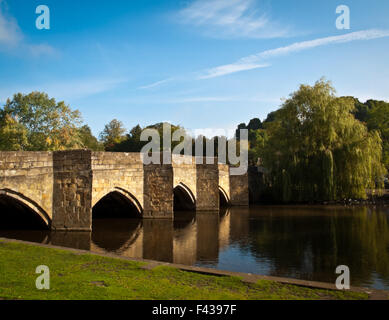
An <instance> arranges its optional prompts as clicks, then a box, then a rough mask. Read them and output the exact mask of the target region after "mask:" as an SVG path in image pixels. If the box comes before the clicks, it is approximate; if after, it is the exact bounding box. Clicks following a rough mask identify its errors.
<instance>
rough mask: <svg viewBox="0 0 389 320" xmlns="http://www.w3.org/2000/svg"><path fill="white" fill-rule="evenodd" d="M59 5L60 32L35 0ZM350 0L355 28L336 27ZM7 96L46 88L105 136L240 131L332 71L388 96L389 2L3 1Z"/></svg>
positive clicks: (345, 91) (363, 93) (344, 90)
mask: <svg viewBox="0 0 389 320" xmlns="http://www.w3.org/2000/svg"><path fill="white" fill-rule="evenodd" d="M41 4H44V5H47V6H48V7H49V8H50V30H38V29H37V28H36V27H35V20H36V18H37V16H38V15H37V14H35V8H36V7H37V6H38V5H41ZM339 5H348V6H349V8H350V13H351V15H350V16H351V29H350V30H338V29H337V28H336V26H335V20H336V18H337V15H336V13H335V10H336V7H337V6H339ZM0 10H1V11H0V102H1V104H3V103H4V101H5V100H6V99H7V98H8V97H11V96H12V94H14V93H16V92H24V93H28V92H31V91H33V90H39V91H45V92H47V93H48V94H49V95H50V96H52V97H54V98H56V99H57V100H64V101H65V102H67V103H68V104H70V106H71V107H72V108H77V109H79V110H80V111H81V113H82V115H83V120H84V121H85V123H87V124H89V125H90V126H91V128H92V130H93V132H94V133H95V134H98V133H99V132H100V131H101V130H102V129H103V127H104V125H105V124H106V123H107V122H109V121H110V120H111V119H113V118H117V119H120V120H122V121H123V123H124V124H125V126H126V128H127V129H130V128H132V127H133V126H134V125H136V124H138V123H139V124H141V125H142V126H144V125H148V124H152V123H155V122H160V121H170V122H173V123H175V124H180V125H182V126H184V127H186V128H189V129H200V128H221V129H225V130H227V129H233V128H235V127H236V126H237V125H238V124H239V123H241V122H248V121H249V120H250V119H251V118H253V117H259V118H261V119H264V118H265V117H266V115H267V114H268V113H269V112H271V111H273V110H275V109H277V108H278V107H279V106H280V105H281V103H282V101H281V98H285V97H288V95H289V94H290V93H291V92H293V91H295V90H296V89H297V88H298V86H299V84H301V83H307V84H313V83H314V82H315V81H316V80H318V79H319V78H321V77H322V76H324V77H326V78H327V79H329V80H331V81H332V82H333V84H334V86H335V87H336V89H337V91H338V94H339V95H353V96H356V97H358V98H360V99H361V100H363V101H364V100H366V99H368V98H374V99H383V100H387V101H389V81H388V79H389V62H388V61H389V59H388V56H389V55H388V52H389V19H388V16H389V1H387V0H372V1H365V0H352V1H351V0H337V1H333V0H325V1H324V0H321V1H312V0H310V1H307V0H296V1H292V0H290V1H286V0H285V1H279V0H273V1H271V0H206V1H205V0H188V1H182V0H180V1H179V0H176V1H173V0H165V1H151V0H137V1H135V0H132V1H128V0H126V1H124V0H123V1H122V0H114V1H105V0H99V1H96V0H83V1H75V0H74V1H71V0H68V1H65V0H45V1H43V0H40V1H32V0H0Z"/></svg>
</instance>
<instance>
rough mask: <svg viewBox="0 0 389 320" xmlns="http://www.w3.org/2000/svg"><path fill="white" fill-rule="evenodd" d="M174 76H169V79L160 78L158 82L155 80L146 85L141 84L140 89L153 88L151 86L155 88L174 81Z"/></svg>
mask: <svg viewBox="0 0 389 320" xmlns="http://www.w3.org/2000/svg"><path fill="white" fill-rule="evenodd" d="M173 80H174V78H167V79H164V80H160V81H156V82H153V83H151V84H148V85H145V86H141V87H138V89H142V90H144V89H151V88H154V87H158V86H160V85H162V84H164V83H166V82H170V81H173Z"/></svg>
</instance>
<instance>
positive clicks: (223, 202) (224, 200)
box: [219, 186, 231, 207]
mask: <svg viewBox="0 0 389 320" xmlns="http://www.w3.org/2000/svg"><path fill="white" fill-rule="evenodd" d="M219 198H220V207H227V206H229V205H230V204H231V201H230V198H229V197H228V194H227V192H226V191H225V190H224V189H223V188H222V187H221V186H219Z"/></svg>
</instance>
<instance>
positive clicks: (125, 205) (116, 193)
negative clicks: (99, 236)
mask: <svg viewBox="0 0 389 320" xmlns="http://www.w3.org/2000/svg"><path fill="white" fill-rule="evenodd" d="M92 214H93V216H94V217H100V218H102V217H104V218H110V217H112V218H115V217H123V218H124V217H127V218H128V217H129V218H141V217H142V215H143V209H142V205H141V204H140V203H139V201H138V200H137V199H136V197H135V196H134V195H133V194H131V193H130V192H128V191H127V190H125V189H122V188H118V187H115V188H112V189H110V190H108V191H106V192H105V193H104V194H101V195H100V196H99V197H95V199H93V201H92Z"/></svg>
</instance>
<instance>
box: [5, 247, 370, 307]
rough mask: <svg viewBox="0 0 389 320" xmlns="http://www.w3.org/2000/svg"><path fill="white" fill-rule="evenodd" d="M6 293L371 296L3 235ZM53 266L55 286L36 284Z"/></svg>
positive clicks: (144, 296) (13, 295) (32, 295)
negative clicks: (149, 264) (152, 263)
mask: <svg viewBox="0 0 389 320" xmlns="http://www.w3.org/2000/svg"><path fill="white" fill-rule="evenodd" d="M0 256H1V260H0V270H1V277H0V300H1V299H40V300H46V299H48V300H49V299H61V300H69V299H73V300H79V299H89V300H90V299H104V300H105V299H108V300H125V299H126V300H128V299H137V300H141V299H150V300H153V299H157V300H174V299H177V300H178V299H182V300H188V299H189V300H234V299H244V300H258V299H283V300H284V299H293V300H296V299H299V300H301V299H325V300H328V299H367V298H368V295H367V294H366V293H357V292H350V291H335V290H322V289H312V288H305V287H301V286H294V285H288V284H281V283H278V282H273V281H266V280H259V281H258V282H257V283H253V284H248V283H244V282H242V281H241V280H240V279H239V278H237V277H220V276H212V275H204V274H197V273H192V272H186V271H181V270H178V269H176V268H173V267H165V266H160V267H156V268H153V269H151V270H146V269H143V268H142V266H143V265H144V263H142V262H135V261H127V260H120V259H113V258H107V257H101V256H95V255H91V254H80V253H72V252H70V251H65V250H58V249H49V248H43V247H38V246H32V245H26V244H17V243H6V242H2V241H0ZM42 264H43V265H47V266H49V267H50V290H37V289H36V287H35V281H36V279H37V277H38V275H37V274H36V273H35V269H36V267H37V266H39V265H42Z"/></svg>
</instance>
